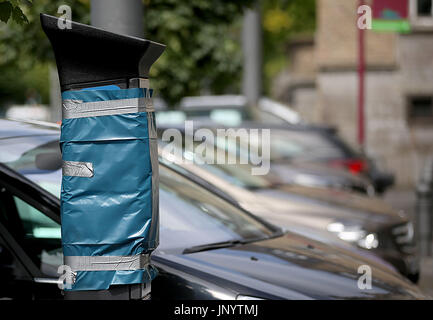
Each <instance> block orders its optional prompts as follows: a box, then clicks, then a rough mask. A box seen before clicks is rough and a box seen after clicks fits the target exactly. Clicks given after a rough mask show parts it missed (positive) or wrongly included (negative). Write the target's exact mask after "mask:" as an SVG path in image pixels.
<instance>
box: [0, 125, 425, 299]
mask: <svg viewBox="0 0 433 320" xmlns="http://www.w3.org/2000/svg"><path fill="white" fill-rule="evenodd" d="M14 124H15V126H14ZM5 128H7V129H5ZM0 137H1V140H0V155H1V157H2V158H1V159H0V162H2V163H6V165H5V164H0V189H1V193H0V230H1V232H0V249H1V250H0V268H1V272H0V284H1V285H0V296H1V297H2V298H32V299H35V298H37V299H41V298H56V297H57V298H61V296H60V290H59V289H58V288H57V284H58V283H59V280H58V277H59V274H57V267H58V266H59V265H60V264H62V263H63V257H62V255H61V249H60V246H61V242H60V200H59V199H58V195H59V193H60V182H61V169H60V167H61V161H60V160H61V157H60V151H59V148H58V143H59V132H58V131H55V130H48V128H42V127H40V126H35V125H27V124H23V123H15V122H14V123H12V122H6V121H2V120H0ZM160 197H161V201H160V219H161V231H160V246H159V247H158V250H156V252H155V253H154V254H153V255H152V261H153V263H154V264H155V265H156V267H157V268H158V270H159V273H160V274H159V276H158V277H157V278H156V279H155V280H154V281H153V282H152V296H153V298H154V299H239V300H243V299H257V298H259V299H414V298H424V296H423V295H422V293H421V292H420V291H419V289H418V288H417V287H416V286H414V285H412V284H411V283H410V282H408V281H406V280H405V279H404V278H402V277H401V276H400V275H399V274H398V273H396V272H394V271H392V270H391V269H390V268H388V267H386V266H384V265H383V264H380V263H377V262H376V261H375V260H370V259H368V258H366V257H363V256H361V255H357V254H355V253H353V252H352V251H350V250H345V249H342V248H338V247H331V246H329V245H327V244H324V243H321V242H319V241H315V240H312V239H309V238H306V237H303V236H300V235H297V234H294V233H291V232H282V231H281V229H280V228H277V227H274V226H272V225H271V224H269V223H266V222H264V221H262V220H260V219H259V218H256V217H255V216H253V215H251V214H250V213H248V212H246V211H245V210H243V209H241V208H240V207H237V206H236V205H234V204H232V203H230V202H229V201H226V200H225V199H224V198H222V197H219V196H218V195H217V194H215V193H214V192H212V191H211V190H208V189H206V188H205V187H204V186H203V185H200V183H199V182H198V181H197V180H190V179H188V178H187V177H186V176H185V175H183V174H182V172H181V171H179V172H176V171H175V170H173V169H170V168H168V167H167V166H165V165H161V166H160ZM361 265H369V266H370V268H371V270H372V272H373V274H374V277H372V288H371V289H369V290H362V289H359V288H358V286H357V283H358V278H359V274H358V268H359V266H361Z"/></svg>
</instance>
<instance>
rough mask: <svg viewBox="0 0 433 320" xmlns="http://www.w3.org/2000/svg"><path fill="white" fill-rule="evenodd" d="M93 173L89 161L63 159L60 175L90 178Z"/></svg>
mask: <svg viewBox="0 0 433 320" xmlns="http://www.w3.org/2000/svg"><path fill="white" fill-rule="evenodd" d="M93 174H94V171H93V164H92V163H91V162H78V161H63V163H62V175H63V176H66V177H83V178H92V177H93Z"/></svg>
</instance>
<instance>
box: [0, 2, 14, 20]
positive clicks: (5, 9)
mask: <svg viewBox="0 0 433 320" xmlns="http://www.w3.org/2000/svg"><path fill="white" fill-rule="evenodd" d="M12 9H13V7H12V5H11V4H10V3H9V2H0V21H3V22H4V23H6V22H8V20H9V18H10V16H11V13H12Z"/></svg>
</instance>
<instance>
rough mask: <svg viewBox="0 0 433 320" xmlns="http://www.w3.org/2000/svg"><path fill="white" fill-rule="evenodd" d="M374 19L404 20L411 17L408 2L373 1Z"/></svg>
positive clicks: (404, 0)
mask: <svg viewBox="0 0 433 320" xmlns="http://www.w3.org/2000/svg"><path fill="white" fill-rule="evenodd" d="M372 10H373V19H383V20H402V19H407V18H408V17H409V1H408V0H373V6H372Z"/></svg>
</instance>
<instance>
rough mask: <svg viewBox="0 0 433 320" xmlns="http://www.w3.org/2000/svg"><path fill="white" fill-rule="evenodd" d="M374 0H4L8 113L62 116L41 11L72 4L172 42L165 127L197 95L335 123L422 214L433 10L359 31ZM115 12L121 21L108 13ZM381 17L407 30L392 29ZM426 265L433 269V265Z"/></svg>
mask: <svg viewBox="0 0 433 320" xmlns="http://www.w3.org/2000/svg"><path fill="white" fill-rule="evenodd" d="M116 2H117V3H116ZM374 2H375V4H374V3H373V2H372V1H359V0H262V1H256V0H237V1H207V0H190V1H187V2H184V1H176V0H144V1H140V0H137V1H136V0H128V1H122V2H121V3H122V4H120V1H111V0H110V1H108V0H106V1H98V0H92V1H90V0H71V1H52V0H50V1H48V0H40V1H34V2H32V1H21V2H20V6H19V7H18V8H19V9H16V8H17V7H14V5H13V4H10V6H9V7H8V3H14V1H10V2H8V1H4V2H0V13H1V14H0V19H1V20H2V21H4V22H5V21H7V23H0V74H1V77H0V117H7V118H14V119H26V120H29V119H33V120H43V121H53V122H57V121H60V120H61V108H60V105H61V98H60V88H59V84H58V78H57V70H56V69H55V62H54V56H53V53H52V50H51V47H50V45H49V43H48V40H47V38H46V37H45V35H44V34H43V31H42V29H41V28H40V23H39V13H40V12H44V13H48V14H52V15H59V14H58V11H57V10H58V8H59V6H60V5H63V4H67V5H68V6H70V7H71V9H72V19H73V20H74V21H78V22H82V23H86V24H93V25H95V26H98V27H103V28H105V29H107V30H110V31H114V32H119V33H128V34H130V35H135V36H139V37H145V38H147V39H150V40H153V41H156V42H161V43H164V44H166V45H167V50H166V52H165V53H164V55H163V56H162V57H161V58H160V60H159V61H158V63H157V64H156V65H155V66H154V67H153V69H152V70H151V79H152V80H151V81H152V86H153V87H154V88H156V99H155V107H156V109H157V110H159V112H160V114H161V116H160V118H159V120H160V122H161V124H162V125H164V121H166V123H165V124H167V123H170V121H173V118H176V113H173V112H174V111H176V110H181V109H182V108H183V109H185V108H188V106H189V105H193V106H194V102H191V100H188V98H187V97H191V96H201V97H204V98H206V97H207V98H206V99H208V100H207V101H208V102H206V103H203V102H202V104H206V105H208V106H215V105H217V104H218V105H220V104H221V103H222V102H221V98H223V97H224V96H226V97H227V95H230V96H231V97H232V98H231V101H232V102H230V103H229V104H233V101H234V100H233V99H234V98H241V100H238V101H240V102H239V103H238V104H239V105H241V106H242V107H245V108H253V107H257V106H258V105H261V108H262V109H266V108H267V109H268V110H269V109H271V111H272V112H271V114H274V115H275V114H280V117H284V116H282V115H281V114H285V115H286V116H285V119H286V120H287V117H289V118H290V117H291V118H290V119H292V120H290V119H289V120H287V121H288V122H293V123H300V122H301V123H308V124H312V125H321V126H326V127H332V128H334V129H335V130H336V132H337V133H338V136H339V138H341V140H342V141H345V143H347V145H348V146H349V147H350V148H351V149H353V150H354V151H355V152H359V153H360V154H362V155H363V156H365V157H368V159H370V160H371V161H374V163H375V165H376V166H377V167H379V168H380V169H381V170H382V171H383V172H387V173H389V174H390V176H391V177H392V179H393V182H394V184H393V187H392V188H388V189H386V190H383V193H384V200H385V201H386V202H388V203H389V204H391V205H392V206H393V207H394V208H396V209H399V210H404V211H405V212H406V213H407V214H408V216H409V217H411V218H412V219H415V218H414V216H415V215H416V213H417V203H418V206H419V201H418V202H417V197H418V200H419V198H420V195H419V193H420V192H421V191H420V190H421V189H422V186H421V182H420V181H424V182H425V181H426V179H427V182H425V183H426V184H427V185H428V184H429V183H430V182H429V181H430V180H429V179H430V178H426V175H427V176H428V174H430V176H431V171H429V170H428V168H427V167H428V166H429V163H430V162H429V161H431V156H432V154H433V59H432V58H433V5H432V0H409V1H403V0H401V1H391V2H398V3H401V4H403V6H405V7H406V9H407V10H403V11H398V10H397V11H392V10H391V11H390V10H388V11H386V10H382V11H381V14H383V16H374V15H375V14H377V11H376V12H374V13H373V18H374V19H375V20H374V21H373V25H372V29H371V30H370V29H367V30H359V28H358V27H357V21H358V19H359V16H360V15H359V13H358V11H357V9H358V7H359V6H360V5H362V4H367V5H371V6H374V5H376V6H377V5H379V4H380V3H382V4H387V3H389V2H390V1H380V0H377V1H374ZM107 6H108V7H109V6H112V7H111V8H112V10H111V11H110V10H109V9H108V7H107ZM128 7H129V8H135V9H134V10H135V11H136V8H138V9H139V11H138V12H140V14H139V16H142V17H144V18H143V19H142V20H140V19H139V20H138V21H135V22H134V19H131V21H130V23H129V24H128V23H125V22H124V21H123V25H122V23H120V22H119V21H120V20H116V17H115V16H116V14H121V12H122V10H126V11H127V10H128V9H125V8H128ZM397 7H398V6H397ZM397 9H398V8H397ZM8 10H9V11H8ZM104 10H105V11H104ZM108 12H111V14H112V20H111V21H110V19H102V18H101V17H107V14H108ZM136 12H137V11H136ZM141 13H142V14H141ZM104 15H105V16H104ZM383 19H384V20H388V21H389V20H392V21H398V22H399V23H398V24H394V26H391V27H390V26H384V25H383V24H381V23H380V21H381V20H383ZM83 49H85V48H83ZM107 54H109V53H107ZM113 63H115V62H113ZM216 96H219V97H216ZM230 96H229V97H230ZM264 99H265V100H264ZM188 101H189V102H188ZM223 104H224V103H223ZM225 106H227V104H226V105H225ZM360 108H361V109H360ZM360 110H361V113H360ZM170 112H171V113H170ZM287 115H288V116H287ZM253 118H254V116H253ZM167 119H168V120H167ZM181 119H183V118H182V117H181ZM223 120H227V118H223ZM237 125H239V123H238V124H237ZM426 168H427V169H426ZM426 172H427V173H426ZM429 172H430V173H429ZM425 183H424V184H425ZM391 184H392V183H391ZM423 186H425V185H423ZM417 190H418V193H417ZM423 190H424V189H423ZM429 192H430V191H429ZM425 265H426V266H427V267H425V269H423V270H429V269H433V268H432V265H433V264H432V262H431V261H430V260H426V261H425ZM426 277H427V278H428V277H431V274H427V275H426ZM428 279H430V280H429V281H430V282H431V281H433V280H432V279H431V278H428Z"/></svg>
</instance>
